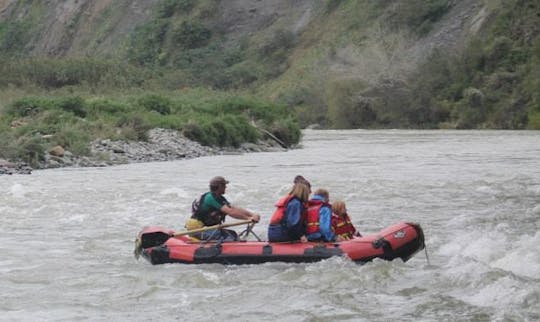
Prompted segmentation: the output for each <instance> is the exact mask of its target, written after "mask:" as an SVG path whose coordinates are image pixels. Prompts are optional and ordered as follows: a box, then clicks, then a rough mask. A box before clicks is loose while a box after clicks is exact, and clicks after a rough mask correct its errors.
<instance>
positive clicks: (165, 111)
mask: <svg viewBox="0 0 540 322" xmlns="http://www.w3.org/2000/svg"><path fill="white" fill-rule="evenodd" d="M138 104H139V105H140V106H142V107H143V108H145V109H146V110H147V111H155V112H158V113H159V114H162V115H169V114H171V104H172V103H171V101H170V100H169V99H168V98H166V97H163V96H160V95H155V94H150V95H146V96H143V97H142V98H140V99H139V101H138Z"/></svg>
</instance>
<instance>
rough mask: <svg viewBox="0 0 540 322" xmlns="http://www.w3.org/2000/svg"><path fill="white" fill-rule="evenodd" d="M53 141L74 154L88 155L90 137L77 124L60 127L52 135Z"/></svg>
mask: <svg viewBox="0 0 540 322" xmlns="http://www.w3.org/2000/svg"><path fill="white" fill-rule="evenodd" d="M53 140H54V143H55V144H57V145H61V146H63V147H64V148H66V149H68V150H69V151H70V152H71V153H73V154H75V155H89V154H90V141H91V138H90V136H89V134H88V133H87V132H85V131H84V130H81V129H80V128H78V127H77V126H70V127H66V128H64V129H62V130H61V131H60V132H58V133H57V134H56V135H54V137H53Z"/></svg>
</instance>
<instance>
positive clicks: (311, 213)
mask: <svg viewBox="0 0 540 322" xmlns="http://www.w3.org/2000/svg"><path fill="white" fill-rule="evenodd" d="M323 206H326V207H331V206H330V204H328V203H326V202H324V201H322V200H309V201H308V209H307V218H306V233H307V234H313V233H316V232H319V231H320V224H319V210H320V209H321V207H323Z"/></svg>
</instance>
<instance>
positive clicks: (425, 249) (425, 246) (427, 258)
mask: <svg viewBox="0 0 540 322" xmlns="http://www.w3.org/2000/svg"><path fill="white" fill-rule="evenodd" d="M424 252H425V253H426V260H427V264H428V266H431V263H430V262H429V256H428V252H427V245H426V244H425V243H424Z"/></svg>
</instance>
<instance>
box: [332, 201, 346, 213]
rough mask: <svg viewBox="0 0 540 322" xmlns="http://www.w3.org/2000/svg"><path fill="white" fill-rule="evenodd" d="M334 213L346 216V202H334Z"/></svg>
mask: <svg viewBox="0 0 540 322" xmlns="http://www.w3.org/2000/svg"><path fill="white" fill-rule="evenodd" d="M332 211H333V212H334V213H335V214H336V215H340V216H341V215H345V214H346V213H347V207H346V206H345V202H343V201H341V200H337V201H334V202H333V203H332Z"/></svg>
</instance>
